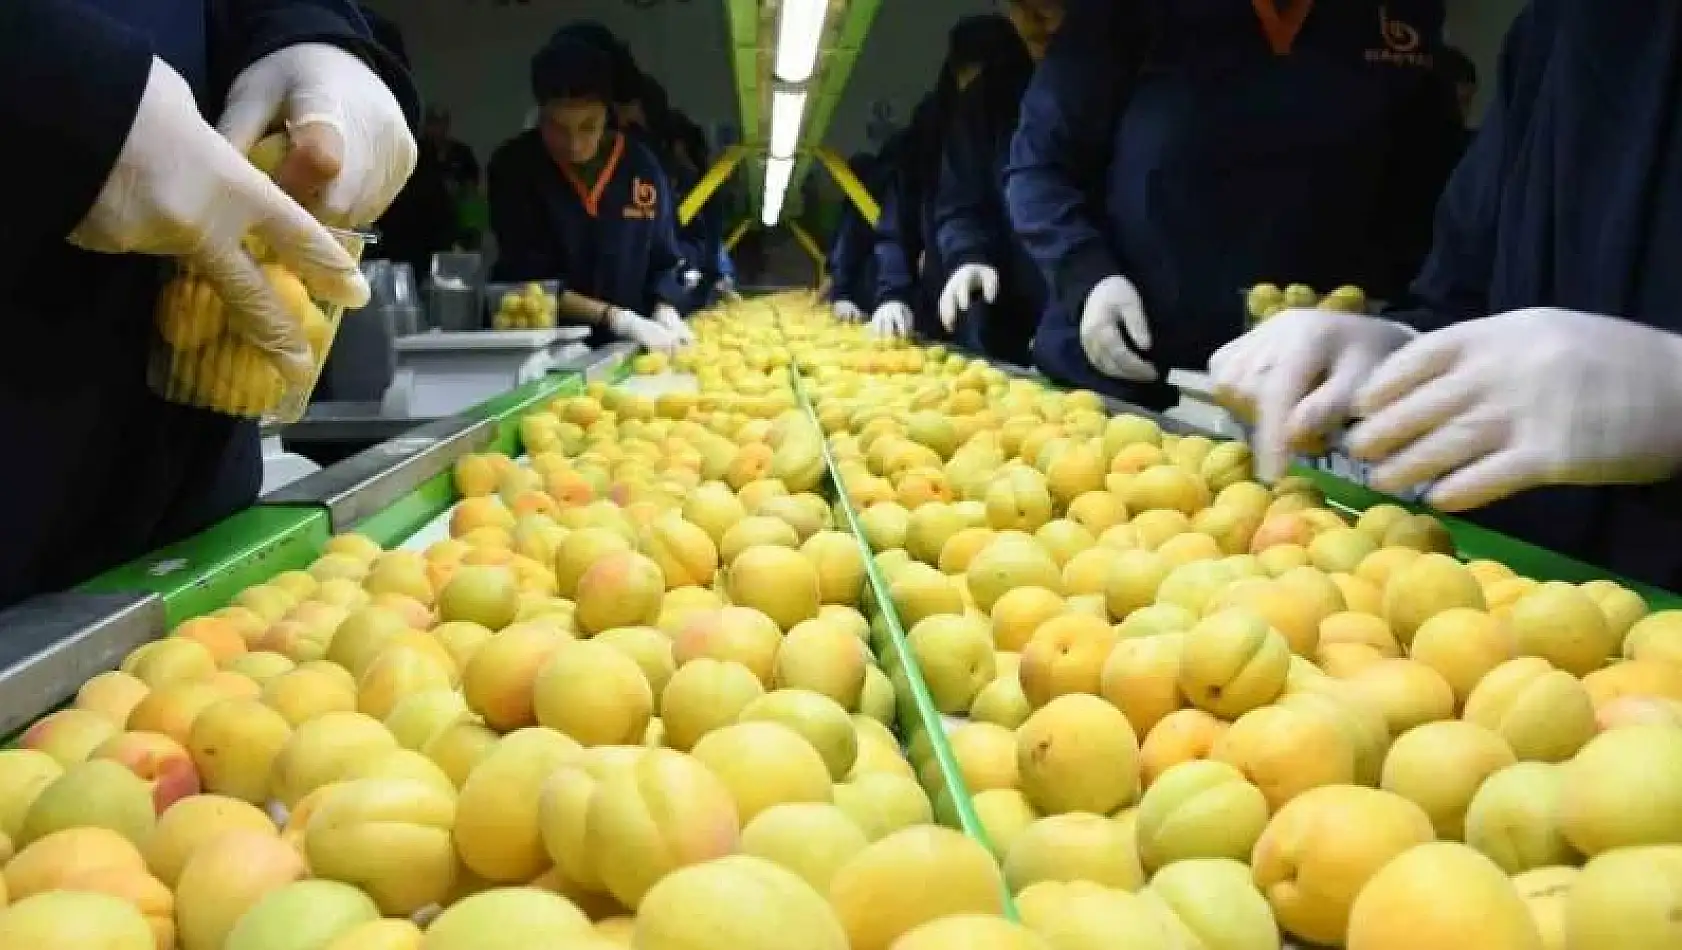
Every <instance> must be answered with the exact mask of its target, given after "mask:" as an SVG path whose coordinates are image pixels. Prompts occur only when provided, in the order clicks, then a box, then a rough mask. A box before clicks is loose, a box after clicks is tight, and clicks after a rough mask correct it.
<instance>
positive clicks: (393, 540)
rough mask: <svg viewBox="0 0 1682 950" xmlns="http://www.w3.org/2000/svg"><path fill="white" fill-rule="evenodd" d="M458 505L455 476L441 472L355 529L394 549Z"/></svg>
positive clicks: (383, 545)
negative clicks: (451, 507) (452, 506)
mask: <svg viewBox="0 0 1682 950" xmlns="http://www.w3.org/2000/svg"><path fill="white" fill-rule="evenodd" d="M455 503H456V484H455V475H454V473H451V472H441V473H439V474H437V475H434V476H433V477H432V478H430V479H428V480H427V481H425V482H423V483H422V484H421V486H420V487H419V488H416V489H415V490H414V491H411V492H409V493H408V494H407V495H404V496H403V497H402V498H399V499H397V501H395V502H393V503H392V504H390V505H389V506H387V507H386V508H385V510H384V511H379V512H376V513H374V514H372V515H369V516H368V517H366V518H364V519H362V520H361V521H359V522H357V523H356V525H355V528H354V530H355V531H356V533H357V534H361V535H364V536H366V537H367V538H369V539H370V540H372V541H373V542H374V543H375V544H378V545H379V546H380V547H382V548H390V547H394V546H396V545H399V544H402V543H403V542H404V541H406V540H408V539H409V537H410V536H411V535H413V534H414V533H415V532H417V531H419V530H420V529H422V528H424V527H426V525H427V524H428V523H429V522H431V521H432V519H434V518H436V517H438V516H439V515H441V514H443V513H444V512H445V511H448V510H449V508H450V506H451V505H453V504H455Z"/></svg>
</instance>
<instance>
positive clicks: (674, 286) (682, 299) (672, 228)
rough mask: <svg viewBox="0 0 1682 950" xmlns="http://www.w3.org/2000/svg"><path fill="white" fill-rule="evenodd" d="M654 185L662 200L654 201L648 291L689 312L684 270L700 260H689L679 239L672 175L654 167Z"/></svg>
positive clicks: (659, 298) (649, 295) (675, 194)
mask: <svg viewBox="0 0 1682 950" xmlns="http://www.w3.org/2000/svg"><path fill="white" fill-rule="evenodd" d="M654 179H655V181H654V187H656V188H658V189H660V196H661V197H660V200H659V201H658V202H656V203H655V207H656V210H655V212H654V234H653V235H652V239H651V240H650V241H649V243H648V286H647V289H646V290H645V295H646V296H647V297H648V298H649V299H651V300H659V301H661V302H663V303H668V304H671V305H672V306H673V307H676V308H677V309H678V310H680V311H683V312H684V315H685V316H687V315H688V308H689V303H688V300H689V294H688V293H687V292H686V291H685V290H684V287H683V271H684V270H685V269H686V268H687V267H689V266H693V267H700V266H701V261H700V260H698V259H697V260H694V261H693V263H691V261H689V260H686V259H685V258H684V254H685V253H690V252H691V251H690V249H688V248H685V247H684V246H683V245H682V244H681V243H680V241H679V239H678V233H677V232H678V229H677V202H678V197H677V191H676V190H675V189H674V188H672V186H671V183H670V179H668V178H667V176H666V173H665V171H664V170H663V169H660V168H658V167H656V168H655V170H654Z"/></svg>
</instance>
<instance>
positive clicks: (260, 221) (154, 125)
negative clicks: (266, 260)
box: [69, 59, 368, 380]
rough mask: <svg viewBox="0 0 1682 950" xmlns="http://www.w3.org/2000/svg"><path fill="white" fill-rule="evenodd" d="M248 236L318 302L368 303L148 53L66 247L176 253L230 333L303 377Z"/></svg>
mask: <svg viewBox="0 0 1682 950" xmlns="http://www.w3.org/2000/svg"><path fill="white" fill-rule="evenodd" d="M247 234H255V235H256V236H257V237H259V238H261V239H262V240H263V242H264V243H265V244H266V245H267V246H268V247H269V248H270V249H271V250H272V251H273V253H274V254H275V255H276V257H278V258H279V260H280V261H281V263H283V264H285V265H286V266H287V267H288V268H289V269H291V270H292V271H293V272H294V273H296V274H297V275H298V276H299V277H300V278H301V279H302V280H303V281H304V284H305V286H307V287H309V289H310V291H311V292H312V293H313V294H314V295H316V296H317V297H320V298H322V299H324V300H328V301H330V302H333V303H341V304H344V305H345V306H347V307H360V306H362V305H363V304H365V303H367V302H368V283H367V281H365V280H364V279H363V277H362V273H361V271H359V270H358V269H357V267H356V262H355V261H354V260H353V259H352V258H351V256H350V255H349V254H348V253H346V252H345V249H344V248H343V247H341V246H340V245H339V242H338V241H336V240H334V238H333V235H332V234H330V233H329V232H328V231H327V230H326V229H325V228H323V227H322V226H321V225H320V224H319V223H317V222H316V220H315V219H314V218H312V217H310V214H309V212H307V211H305V210H304V209H303V208H302V207H300V206H299V205H298V203H297V202H295V201H293V200H292V199H291V198H288V197H287V196H286V194H285V193H284V192H282V191H281V190H280V188H279V186H277V185H275V183H274V182H272V181H270V180H269V179H268V177H267V176H265V175H264V174H263V173H262V172H260V171H258V170H257V168H256V167H255V166H253V165H252V164H251V163H250V162H249V161H247V160H246V158H245V155H244V154H242V153H241V152H239V151H237V150H236V149H235V148H234V147H233V146H232V145H230V144H228V141H227V140H226V139H224V138H223V137H222V136H220V135H218V134H217V132H216V130H215V129H214V128H212V127H211V126H210V124H209V123H208V122H206V121H205V120H204V118H203V117H202V116H200V115H199V111H198V103H197V102H196V101H194V99H193V91H192V89H191V88H189V87H188V85H187V83H186V81H185V80H183V79H182V78H181V76H180V75H178V74H177V73H176V72H175V70H173V69H171V68H170V67H169V66H168V64H166V63H164V62H163V60H160V59H153V60H152V68H151V73H150V75H149V77H148V78H147V81H146V91H145V93H144V94H143V95H142V96H141V99H140V108H139V110H138V111H137V112H136V113H135V118H134V123H133V125H132V126H131V127H130V128H129V134H128V139H127V140H126V141H124V142H123V147H122V150H121V151H120V152H119V153H118V155H117V161H116V164H115V165H114V166H113V167H112V169H111V175H110V177H109V178H108V179H106V181H105V185H104V186H103V187H102V188H101V189H100V191H99V195H98V196H97V197H96V198H95V199H94V203H93V206H92V207H91V208H90V209H89V210H88V213H87V216H86V217H85V218H83V219H82V222H81V223H80V224H78V225H77V226H76V229H75V230H74V231H72V232H71V233H70V236H69V240H70V242H71V243H72V244H75V245H76V246H78V247H81V248H84V249H86V250H90V251H98V252H103V253H108V254H122V253H138V254H155V255H159V256H167V257H177V258H182V259H183V260H185V261H186V262H187V263H188V265H189V266H191V267H192V269H193V270H194V272H195V273H197V274H199V275H200V276H202V277H203V278H204V279H205V280H207V281H209V282H210V284H211V285H212V286H213V287H214V288H215V289H216V293H217V295H218V296H220V297H221V298H222V302H223V304H224V305H225V306H226V308H227V313H228V319H229V321H230V326H231V328H232V329H233V331H234V332H235V333H237V334H239V335H240V336H241V337H243V338H244V339H246V340H247V341H249V342H250V343H252V344H253V345H255V346H256V347H258V348H259V349H261V350H263V351H264V352H266V353H268V354H269V355H270V356H272V357H273V358H274V359H275V363H276V365H277V366H278V367H279V369H280V370H281V372H282V373H283V374H285V375H286V376H287V378H288V379H291V380H299V379H302V378H305V377H306V376H307V375H308V373H309V370H310V368H311V365H312V362H313V361H312V358H311V356H310V351H309V344H308V343H307V342H306V340H305V339H304V333H303V327H302V325H301V324H300V323H299V322H298V320H297V318H295V317H293V316H292V315H291V314H289V313H287V311H286V309H285V308H284V307H283V306H282V305H281V302H280V300H279V298H277V297H276V296H275V293H274V291H273V290H272V289H271V288H270V287H269V284H268V281H266V280H264V278H263V275H262V272H261V271H260V270H259V269H258V266H257V262H256V261H254V260H253V259H252V258H251V257H250V255H248V254H247V253H246V252H245V250H244V249H243V248H242V247H241V245H240V242H241V240H242V239H243V238H244V237H245V236H246V235H247Z"/></svg>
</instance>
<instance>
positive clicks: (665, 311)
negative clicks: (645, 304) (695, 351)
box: [654, 303, 695, 346]
mask: <svg viewBox="0 0 1682 950" xmlns="http://www.w3.org/2000/svg"><path fill="white" fill-rule="evenodd" d="M654 322H655V323H658V324H660V325H661V326H663V327H665V328H666V329H668V330H670V331H672V336H673V337H675V338H677V345H678V346H688V345H689V344H691V343H694V342H695V331H693V330H691V329H689V324H688V323H686V322H685V321H684V319H683V314H680V313H678V312H677V308H676V307H673V306H672V305H671V304H668V303H663V304H658V305H656V306H655V308H654Z"/></svg>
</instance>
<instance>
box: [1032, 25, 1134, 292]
mask: <svg viewBox="0 0 1682 950" xmlns="http://www.w3.org/2000/svg"><path fill="white" fill-rule="evenodd" d="M1134 7H1135V0H1072V2H1070V3H1069V8H1068V13H1067V15H1066V16H1065V18H1064V21H1063V26H1062V28H1061V29H1059V30H1058V31H1057V36H1056V38H1055V39H1053V40H1052V42H1051V47H1050V49H1049V50H1048V51H1047V53H1046V57H1045V59H1044V61H1043V62H1041V63H1040V65H1039V68H1038V69H1036V70H1035V71H1034V78H1033V80H1032V81H1031V82H1030V83H1029V84H1028V90H1027V92H1026V93H1025V94H1024V95H1023V98H1022V115H1021V120H1020V122H1019V123H1018V125H1017V127H1016V134H1015V136H1014V137H1013V138H1012V140H1011V146H1010V158H1009V160H1008V162H1007V163H1006V167H1005V200H1006V203H1007V207H1008V209H1009V212H1010V220H1011V225H1012V227H1013V228H1014V230H1015V232H1016V235H1017V236H1018V238H1019V239H1020V240H1021V241H1022V243H1023V246H1024V247H1025V248H1026V250H1027V252H1028V254H1029V256H1030V257H1032V258H1033V260H1034V262H1035V263H1036V264H1038V265H1039V268H1040V271H1041V272H1042V273H1043V274H1044V275H1045V278H1046V282H1047V283H1048V284H1049V285H1050V287H1051V292H1052V294H1053V296H1054V299H1056V300H1057V301H1058V302H1059V303H1061V304H1062V305H1063V307H1064V308H1065V309H1067V310H1068V311H1069V312H1072V313H1079V312H1080V311H1081V308H1082V307H1083V306H1084V305H1085V303H1086V297H1087V295H1088V294H1089V293H1091V291H1092V288H1093V287H1094V286H1095V285H1097V283H1098V282H1099V281H1101V280H1103V279H1104V278H1106V277H1109V276H1111V275H1114V274H1118V273H1120V272H1121V267H1120V265H1119V264H1118V263H1117V261H1116V259H1115V257H1114V255H1113V254H1112V253H1111V252H1110V247H1109V242H1108V241H1106V240H1105V238H1104V234H1103V231H1102V230H1100V228H1099V226H1098V223H1097V218H1098V216H1099V215H1101V214H1102V211H1101V210H1100V209H1101V208H1102V194H1103V190H1104V174H1105V172H1106V170H1107V168H1108V165H1109V157H1110V151H1111V138H1112V135H1113V132H1114V129H1115V126H1116V121H1117V118H1118V116H1119V115H1120V112H1121V109H1122V107H1123V105H1124V104H1125V102H1126V100H1127V96H1128V94H1129V91H1130V90H1129V87H1130V86H1131V84H1132V80H1133V77H1134V76H1136V75H1137V73H1138V70H1139V63H1140V61H1141V59H1142V56H1143V49H1144V36H1145V31H1144V29H1143V27H1142V26H1141V25H1140V22H1139V20H1140V14H1139V13H1138V11H1137V10H1135V9H1134Z"/></svg>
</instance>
